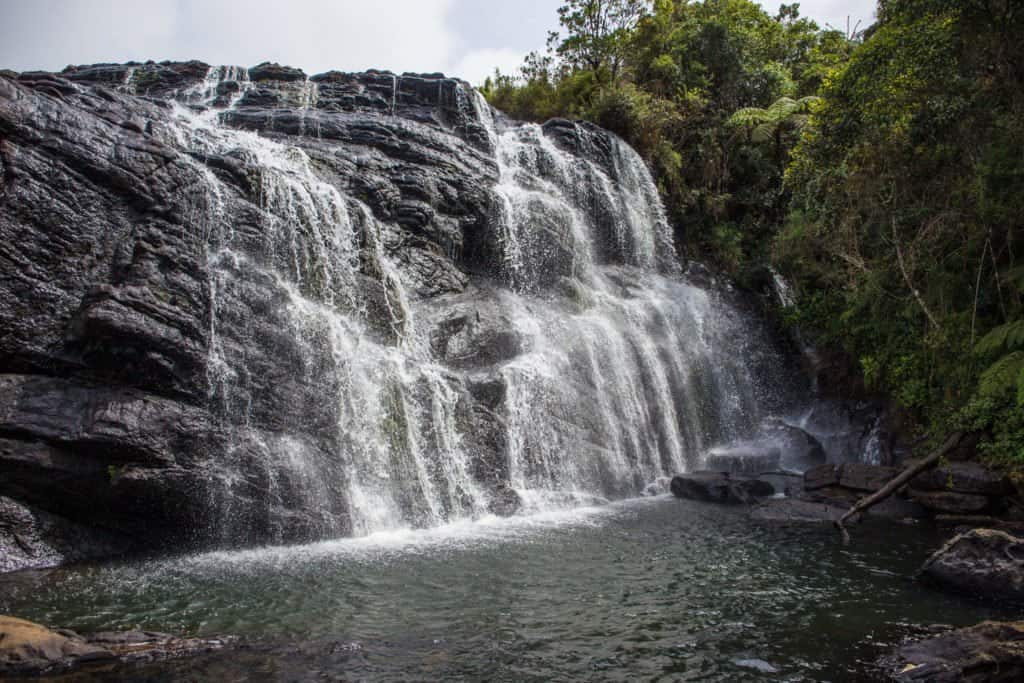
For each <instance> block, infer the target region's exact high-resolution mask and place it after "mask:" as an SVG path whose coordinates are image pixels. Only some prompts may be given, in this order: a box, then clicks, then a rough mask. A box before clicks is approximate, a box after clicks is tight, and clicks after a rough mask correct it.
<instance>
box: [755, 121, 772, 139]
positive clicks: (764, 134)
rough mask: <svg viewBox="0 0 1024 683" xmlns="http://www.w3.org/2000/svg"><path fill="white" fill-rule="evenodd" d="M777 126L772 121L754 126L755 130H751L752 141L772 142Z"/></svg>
mask: <svg viewBox="0 0 1024 683" xmlns="http://www.w3.org/2000/svg"><path fill="white" fill-rule="evenodd" d="M775 127H776V124H774V123H772V122H771V121H765V122H764V123H762V124H761V125H759V126H757V127H756V128H754V130H752V131H750V141H751V142H757V143H762V142H770V141H771V139H772V136H773V135H774V134H775Z"/></svg>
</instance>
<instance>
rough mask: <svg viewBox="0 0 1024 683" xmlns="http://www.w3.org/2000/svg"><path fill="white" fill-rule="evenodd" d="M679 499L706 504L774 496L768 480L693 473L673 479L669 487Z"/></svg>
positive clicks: (773, 488)
mask: <svg viewBox="0 0 1024 683" xmlns="http://www.w3.org/2000/svg"><path fill="white" fill-rule="evenodd" d="M670 488H671V490H672V495H674V496H675V497H676V498H687V499H690V500H699V501H703V502H706V503H747V504H749V503H752V502H754V501H755V500H756V499H758V498H766V497H768V496H771V495H773V494H774V493H775V487H774V486H772V485H771V484H769V483H768V482H766V481H762V480H760V479H755V478H752V477H747V476H743V475H730V474H729V473H727V472H708V471H702V472H692V473H690V474H680V475H677V476H675V477H672V483H671V485H670Z"/></svg>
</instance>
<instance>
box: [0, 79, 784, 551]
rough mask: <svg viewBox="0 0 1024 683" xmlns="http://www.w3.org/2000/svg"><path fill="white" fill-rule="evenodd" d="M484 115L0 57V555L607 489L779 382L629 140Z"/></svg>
mask: <svg viewBox="0 0 1024 683" xmlns="http://www.w3.org/2000/svg"><path fill="white" fill-rule="evenodd" d="M496 118H497V119H501V117H500V115H498V114H497V113H496V112H493V111H492V110H491V109H490V107H488V106H487V104H486V103H485V102H483V100H482V98H480V97H479V95H478V94H477V93H475V92H474V91H473V90H472V89H471V88H469V86H468V85H467V84H465V83H463V82H461V81H458V80H455V79H450V78H445V77H443V76H442V75H439V74H434V75H412V74H404V75H401V76H399V75H394V74H390V73H384V72H373V71H371V72H367V73H357V74H353V73H341V72H335V71H332V72H328V73H325V74H319V75H316V76H312V77H307V76H306V75H305V74H303V73H302V72H301V71H298V70H296V69H293V68H290V67H283V66H279V65H276V64H262V65H259V66H257V67H254V68H251V69H244V68H239V67H211V66H209V65H206V64H202V63H199V62H187V63H161V64H155V63H146V64H127V65H117V64H110V65H91V66H81V67H68V68H67V69H66V70H65V71H63V72H61V73H59V74H52V73H41V72H31V73H22V74H12V73H10V72H4V73H3V75H0V330H2V332H0V554H2V555H3V560H2V561H0V569H3V570H10V569H17V568H21V567H31V566H43V565H48V564H54V563H57V562H60V561H64V560H71V559H81V558H84V557H88V556H90V555H99V554H110V553H112V552H120V551H130V550H138V549H141V548H148V547H154V546H158V547H160V546H167V545H169V544H173V545H174V546H175V547H189V546H210V545H217V546H225V545H242V544H249V543H257V542H296V541H304V540H309V539H315V538H323V537H329V536H341V535H348V534H359V533H367V532H369V531H373V530H376V529H381V528H391V527H394V526H402V525H413V526H425V525H431V524H437V523H443V522H445V521H447V520H450V519H453V518H459V517H467V516H470V517H472V516H479V515H483V514H487V513H488V512H489V511H502V512H509V511H511V510H512V509H514V508H518V507H519V506H520V504H523V505H530V504H542V502H543V500H544V496H539V497H538V496H536V495H531V494H530V491H531V490H541V491H548V492H552V491H559V490H564V491H571V492H585V493H589V494H594V495H607V496H620V495H630V494H635V493H638V492H639V491H641V490H642V489H643V487H644V486H645V485H646V484H648V483H649V482H651V481H655V480H656V479H657V478H658V477H661V476H665V475H666V474H670V473H673V472H677V471H683V470H685V469H686V468H687V467H688V466H689V465H690V464H691V462H692V460H693V458H694V457H696V454H697V453H700V452H702V451H703V450H706V448H707V447H708V446H710V445H712V444H714V443H717V442H721V441H724V440H728V439H730V438H738V437H741V436H743V433H744V430H745V429H747V428H748V427H749V426H750V425H752V424H756V423H757V421H758V420H760V419H762V418H763V417H764V414H765V413H766V411H767V410H770V409H771V408H772V407H773V406H776V405H777V404H779V403H781V402H782V400H783V399H781V398H779V397H780V396H781V395H782V394H784V393H785V392H784V391H781V390H780V389H779V387H781V386H783V385H785V384H786V382H788V381H789V374H787V373H788V370H783V369H780V368H781V366H782V365H784V363H782V361H781V360H780V356H779V354H778V352H777V351H776V350H775V349H774V347H773V346H772V345H771V343H770V342H768V341H766V337H765V336H764V335H763V333H762V332H761V331H759V328H758V327H757V325H756V324H755V323H753V322H751V321H750V320H749V318H748V317H747V316H746V315H745V314H744V313H743V312H742V311H741V310H740V309H739V308H737V307H735V306H733V305H732V304H731V303H730V300H729V296H730V295H728V293H726V292H724V290H723V291H722V292H718V293H716V292H715V291H712V290H708V289H705V288H700V287H697V286H695V285H692V284H688V283H687V280H686V276H685V274H684V273H683V272H682V271H681V270H680V268H679V265H678V260H677V258H676V255H675V252H674V250H673V249H672V243H671V242H672V240H671V231H670V230H669V229H668V225H667V222H666V220H665V216H664V211H663V209H662V208H661V204H660V202H659V200H658V198H657V191H656V189H655V186H654V184H653V182H652V180H651V178H650V175H649V174H648V173H647V170H646V168H644V166H643V164H642V162H640V160H639V158H638V157H637V156H636V154H635V152H633V151H632V150H631V149H629V148H628V147H627V146H626V145H625V144H624V143H622V142H621V141H620V140H618V139H617V138H615V137H614V136H612V135H610V134H609V133H606V132H604V131H602V130H600V129H598V128H595V127H593V126H590V125H587V124H582V123H574V122H569V121H562V120H556V121H551V122H549V123H547V124H545V125H544V126H543V127H541V126H535V125H531V126H524V125H516V124H514V123H513V122H508V121H504V120H496ZM719 342H721V343H719ZM769 376H770V377H771V379H767V380H766V378H768V377H769ZM765 387H771V390H770V391H769V390H766V389H765ZM513 489H514V490H515V491H518V492H519V493H518V494H516V495H511V494H510V493H509V492H510V491H512V490H513ZM510 501H514V502H515V504H514V505H513V504H510ZM538 501H541V502H540V503H538Z"/></svg>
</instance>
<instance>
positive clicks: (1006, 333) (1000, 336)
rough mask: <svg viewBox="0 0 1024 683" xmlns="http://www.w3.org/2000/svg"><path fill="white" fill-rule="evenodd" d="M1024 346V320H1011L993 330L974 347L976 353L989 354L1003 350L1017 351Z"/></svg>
mask: <svg viewBox="0 0 1024 683" xmlns="http://www.w3.org/2000/svg"><path fill="white" fill-rule="evenodd" d="M1022 346H1024V319H1021V320H1011V321H1010V322H1008V323H1005V324H1003V325H1000V326H999V327H995V328H992V330H990V331H989V333H988V334H986V335H985V336H984V337H982V338H981V339H980V340H979V341H978V343H977V344H975V345H974V352H975V353H978V354H989V353H993V352H996V351H999V350H1001V349H1007V350H1009V349H1016V348H1019V347H1022Z"/></svg>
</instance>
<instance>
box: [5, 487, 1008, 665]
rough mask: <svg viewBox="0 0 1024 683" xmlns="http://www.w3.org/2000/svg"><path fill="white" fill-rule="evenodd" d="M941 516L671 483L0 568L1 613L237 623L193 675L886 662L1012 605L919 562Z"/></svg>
mask: <svg viewBox="0 0 1024 683" xmlns="http://www.w3.org/2000/svg"><path fill="white" fill-rule="evenodd" d="M934 541H935V539H931V538H929V536H928V534H927V533H921V532H920V531H915V530H913V529H907V528H903V527H900V526H898V525H896V526H892V525H890V526H888V527H880V528H878V529H876V530H874V531H873V532H872V533H870V534H869V533H867V532H864V533H862V534H861V538H860V539H858V541H856V542H855V544H854V545H853V546H850V547H848V548H843V547H842V546H841V545H839V544H838V543H837V542H836V538H835V534H834V531H833V530H831V529H830V528H826V527H815V526H808V527H794V526H778V525H771V524H762V523H754V522H750V521H749V520H748V519H747V518H746V517H745V515H744V513H743V511H742V510H739V509H730V508H719V507H713V506H706V505H700V504H696V503H691V502H688V501H677V500H673V499H671V498H667V497H661V498H649V499H642V500H635V501H626V502H622V503H615V504H610V505H604V506H595V507H586V508H580V509H575V510H562V511H557V512H548V513H543V514H537V515H532V516H529V517H521V518H511V519H502V518H496V517H487V518H484V519H482V520H480V521H478V522H476V523H460V524H453V525H449V526H446V527H441V528H436V529H428V530H411V529H408V530H399V531H393V532H387V533H378V534H373V535H371V536H367V537H364V538H359V539H346V540H339V541H327V542H321V543H313V544H309V545H304V546H294V547H269V548H259V549H252V550H240V551H221V552H210V553H202V554H198V555H191V556H185V557H174V558H156V559H150V560H145V561H134V562H126V563H112V564H102V565H88V566H80V567H70V568H62V569H57V570H52V571H43V572H24V573H21V574H17V575H9V576H6V577H3V578H0V612H6V613H13V614H17V615H19V616H22V617H26V618H29V619H34V620H37V621H41V622H44V623H48V624H53V625H57V626H64V627H69V628H76V629H81V630H87V631H88V630H98V629H109V628H130V627H135V626H139V627H143V628H150V629H159V630H168V631H182V632H187V633H199V634H224V633H231V634H237V635H242V636H245V637H247V638H248V639H249V640H250V641H251V642H254V643H257V645H255V646H254V647H252V648H250V649H247V650H245V651H243V652H240V653H232V654H231V655H230V656H220V657H212V658H204V659H202V660H194V661H190V662H180V663H173V664H164V665H161V666H160V667H157V668H156V669H153V670H151V671H149V672H147V675H150V674H152V675H153V676H154V679H153V680H175V678H176V677H179V678H180V677H192V678H197V677H198V678H204V677H205V678H210V677H212V678H223V679H237V678H238V677H239V676H243V675H244V677H245V678H247V679H249V680H288V679H289V678H296V677H297V678H303V677H308V675H309V672H310V671H313V670H316V671H320V672H321V673H324V674H325V675H335V674H342V675H345V676H352V677H361V678H371V679H382V680H390V679H401V678H404V679H408V678H413V679H422V678H448V677H458V676H461V677H467V678H473V677H486V678H489V679H492V680H538V681H541V680H544V681H547V680H553V679H560V678H561V679H581V678H582V679H591V680H593V679H599V680H631V679H635V678H658V677H663V678H666V679H670V680H689V679H701V680H722V681H733V680H763V679H764V678H765V677H766V676H769V674H768V672H767V671H768V670H767V669H765V668H763V666H762V664H765V665H767V666H769V667H772V668H775V669H777V670H778V672H779V673H778V674H771V676H772V677H776V676H777V677H782V678H785V679H786V680H819V679H820V678H821V676H823V675H826V674H827V675H830V676H831V675H835V673H834V672H837V671H838V672H843V673H842V676H843V677H845V678H846V679H849V680H857V679H858V678H862V679H864V680H870V679H871V678H872V674H873V672H872V671H871V670H870V662H872V661H874V659H876V658H877V656H878V655H879V654H880V653H881V652H882V651H883V650H884V649H885V648H886V647H888V646H890V645H891V644H892V643H894V642H897V641H898V640H899V639H900V638H902V637H904V636H905V635H906V634H908V633H913V632H915V630H918V629H920V628H921V627H922V626H924V625H927V624H929V623H934V622H940V621H941V622H943V623H951V624H956V625H959V624H968V623H973V622H976V621H978V620H980V619H982V618H986V617H989V616H999V612H998V609H996V608H994V607H979V606H977V605H973V604H970V603H966V602H961V601H958V600H956V599H953V598H950V597H946V596H942V595H940V594H937V593H930V592H927V591H926V590H925V589H924V588H921V587H920V586H918V585H917V584H916V583H915V582H914V581H913V580H912V575H913V572H914V571H915V570H916V568H917V567H918V566H919V565H920V563H921V561H923V559H924V557H925V556H926V555H927V554H928V552H929V551H930V550H931V549H932V544H933V542H934Z"/></svg>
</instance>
